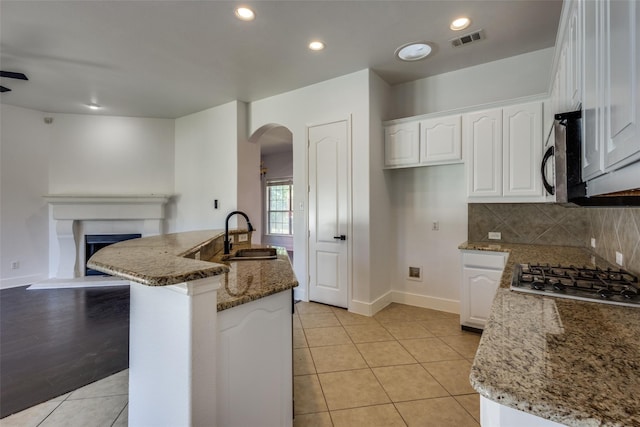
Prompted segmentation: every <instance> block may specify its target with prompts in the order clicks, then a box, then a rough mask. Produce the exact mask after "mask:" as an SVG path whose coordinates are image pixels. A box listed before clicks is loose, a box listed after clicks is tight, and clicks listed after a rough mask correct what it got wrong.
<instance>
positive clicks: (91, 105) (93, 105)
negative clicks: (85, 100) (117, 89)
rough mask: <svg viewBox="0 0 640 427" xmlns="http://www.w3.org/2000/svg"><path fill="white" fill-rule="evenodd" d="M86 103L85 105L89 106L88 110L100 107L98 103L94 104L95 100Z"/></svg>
mask: <svg viewBox="0 0 640 427" xmlns="http://www.w3.org/2000/svg"><path fill="white" fill-rule="evenodd" d="M86 105H87V107H89V109H90V110H99V109H100V108H102V107H100V106H99V105H98V104H96V103H95V102H92V103H90V104H86Z"/></svg>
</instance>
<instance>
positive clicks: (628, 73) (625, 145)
mask: <svg viewBox="0 0 640 427" xmlns="http://www.w3.org/2000/svg"><path fill="white" fill-rule="evenodd" d="M639 16H640V5H638V1H637V0H607V1H605V2H604V27H603V28H604V31H603V33H604V34H603V40H604V49H605V53H606V57H605V61H604V63H605V64H606V65H605V67H606V68H605V73H604V77H605V78H604V96H605V99H604V101H605V102H604V105H605V115H604V118H605V140H604V147H605V150H604V166H605V168H606V169H607V170H613V169H617V168H619V167H621V166H624V165H626V164H628V163H631V162H633V161H635V160H637V159H639V158H640V128H639V127H640V124H639V123H638V122H639V121H640V87H639V82H640V58H639V57H640V54H639V53H638V50H639V49H640V37H639V35H638V33H639V32H640V28H638V22H639V21H640V18H639Z"/></svg>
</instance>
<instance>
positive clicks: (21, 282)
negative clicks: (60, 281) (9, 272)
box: [0, 274, 47, 289]
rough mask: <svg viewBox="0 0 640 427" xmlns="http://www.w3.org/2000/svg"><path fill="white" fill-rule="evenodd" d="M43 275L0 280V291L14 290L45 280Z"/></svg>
mask: <svg viewBox="0 0 640 427" xmlns="http://www.w3.org/2000/svg"><path fill="white" fill-rule="evenodd" d="M46 278H47V276H45V275H44V274H32V275H29V276H21V277H11V278H8V279H2V280H0V289H8V288H16V287H18V286H25V285H30V284H32V283H35V282H39V281H41V280H44V279H46Z"/></svg>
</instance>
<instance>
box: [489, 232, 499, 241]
mask: <svg viewBox="0 0 640 427" xmlns="http://www.w3.org/2000/svg"><path fill="white" fill-rule="evenodd" d="M489 239H490V240H501V239H502V233H501V232H499V231H490V232H489Z"/></svg>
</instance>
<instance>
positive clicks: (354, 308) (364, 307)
mask: <svg viewBox="0 0 640 427" xmlns="http://www.w3.org/2000/svg"><path fill="white" fill-rule="evenodd" d="M392 302H393V301H392V298H391V291H389V292H387V293H385V294H384V295H382V296H381V297H380V298H378V299H376V300H375V301H373V302H363V301H357V300H351V303H350V304H349V311H350V312H351V313H355V314H361V315H363V316H369V317H371V316H373V315H374V314H376V313H377V312H379V311H380V310H382V309H383V308H385V307H386V306H388V305H389V304H391V303H392Z"/></svg>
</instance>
